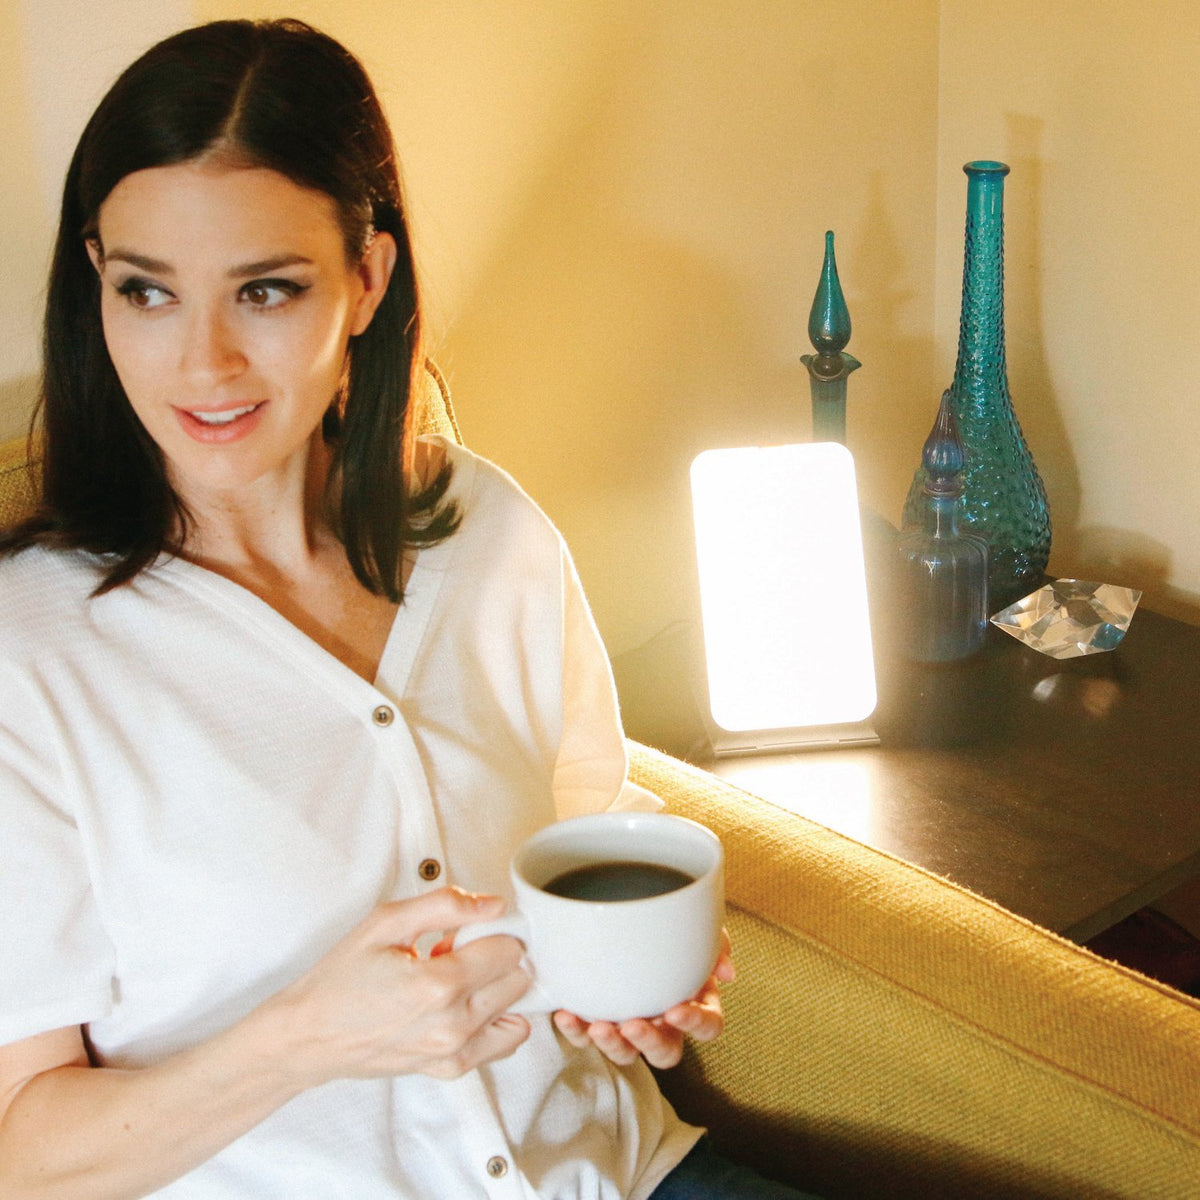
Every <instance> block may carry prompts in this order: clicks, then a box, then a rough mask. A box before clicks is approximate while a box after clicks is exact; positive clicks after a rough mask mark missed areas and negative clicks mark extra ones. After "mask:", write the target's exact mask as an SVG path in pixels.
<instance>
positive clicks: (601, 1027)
mask: <svg viewBox="0 0 1200 1200" xmlns="http://www.w3.org/2000/svg"><path fill="white" fill-rule="evenodd" d="M627 1023H628V1022H627ZM588 1038H589V1039H590V1041H591V1043H592V1044H593V1045H594V1046H595V1047H596V1048H597V1049H598V1050H599V1051H600V1052H601V1054H603V1055H604V1056H605V1058H607V1059H609V1060H611V1061H612V1062H615V1063H616V1064H617V1065H618V1066H622V1067H627V1066H629V1065H630V1064H631V1063H635V1062H637V1060H638V1057H639V1055H640V1053H641V1052H640V1051H639V1050H638V1048H637V1047H636V1046H635V1045H633V1043H632V1042H630V1041H629V1040H628V1038H626V1037H624V1036H623V1035H622V1033H621V1030H620V1028H619V1027H618V1026H616V1025H614V1024H613V1023H612V1022H611V1021H593V1022H592V1024H591V1025H589V1026H588Z"/></svg>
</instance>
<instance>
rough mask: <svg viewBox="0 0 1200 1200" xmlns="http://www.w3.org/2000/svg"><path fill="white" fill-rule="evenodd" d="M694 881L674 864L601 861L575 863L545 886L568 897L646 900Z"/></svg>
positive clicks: (551, 891)
mask: <svg viewBox="0 0 1200 1200" xmlns="http://www.w3.org/2000/svg"><path fill="white" fill-rule="evenodd" d="M694 881H695V876H692V875H689V874H688V873H687V872H686V871H680V870H678V869H676V868H675V867H664V866H663V865H662V864H661V863H649V862H598V863H589V864H588V865H587V866H586V867H572V868H571V870H569V871H564V872H563V873H562V874H561V875H556V876H555V877H554V878H553V879H552V880H550V882H549V883H547V884H545V885H544V886H543V888H542V890H543V891H545V892H550V893H551V894H552V895H555V896H566V897H567V898H568V899H569V900H645V899H646V898H647V897H649V896H661V895H663V894H664V893H665V892H673V891H675V890H676V888H681V887H684V886H686V885H687V884H689V883H693V882H694Z"/></svg>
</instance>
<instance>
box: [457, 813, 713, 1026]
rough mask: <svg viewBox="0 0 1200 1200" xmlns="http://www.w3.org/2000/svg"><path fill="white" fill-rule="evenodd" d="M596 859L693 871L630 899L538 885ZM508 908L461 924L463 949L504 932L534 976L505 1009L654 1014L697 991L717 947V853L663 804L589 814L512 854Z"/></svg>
mask: <svg viewBox="0 0 1200 1200" xmlns="http://www.w3.org/2000/svg"><path fill="white" fill-rule="evenodd" d="M605 862H642V863H646V862H648V863H656V864H659V865H662V866H667V867H674V868H676V869H677V870H679V871H682V872H684V873H685V874H687V875H688V876H690V877H691V882H690V883H686V884H684V885H683V886H681V887H678V888H676V889H675V890H674V891H669V892H665V893H663V894H661V895H658V896H649V897H645V898H641V899H635V900H576V899H570V898H568V897H565V896H557V895H553V894H552V893H550V892H547V891H545V890H544V886H545V885H546V884H547V883H550V882H551V881H552V880H554V879H555V878H557V877H558V876H559V875H561V874H562V873H563V872H565V871H569V870H572V869H574V868H577V867H582V866H587V865H589V864H595V863H605ZM511 875H512V883H513V889H514V891H515V894H516V908H515V911H513V912H511V913H509V914H507V915H506V916H503V917H500V918H499V919H497V920H495V921H484V922H480V923H478V924H474V925H466V926H463V928H462V929H460V930H459V931H458V934H457V935H456V937H455V939H454V944H455V946H463V945H466V944H467V943H468V942H473V941H475V940H476V939H478V938H483V937H490V936H492V935H493V934H508V935H510V936H512V937H515V938H518V939H519V940H520V941H521V942H522V943H523V944H524V946H525V950H526V966H527V967H528V968H529V970H530V971H531V973H532V975H533V985H532V986H531V988H530V990H529V991H528V992H527V993H526V994H525V996H523V997H522V998H521V1000H520V1001H518V1002H517V1004H515V1005H513V1007H512V1010H511V1011H513V1012H521V1013H535V1012H553V1011H555V1010H556V1009H560V1008H564V1009H566V1010H567V1011H568V1012H572V1013H575V1014H576V1015H577V1016H580V1017H582V1018H583V1019H584V1020H586V1021H624V1020H628V1019H630V1018H632V1017H656V1016H658V1015H660V1014H661V1013H664V1012H666V1011H667V1009H669V1008H671V1007H672V1006H673V1005H676V1004H680V1003H682V1002H683V1001H685V1000H690V999H691V998H692V997H693V996H695V995H696V994H697V992H699V991H700V989H701V987H703V985H704V983H705V981H706V980H707V979H708V977H709V975H710V974H711V973H712V969H713V967H714V965H715V964H716V961H717V957H718V955H719V953H720V949H721V927H722V921H723V915H724V854H723V852H722V849H721V843H720V842H719V841H718V839H717V837H716V835H715V834H714V833H713V832H712V831H711V830H709V829H706V828H705V827H704V826H703V825H699V824H697V823H696V822H695V821H689V820H687V819H686V818H684V817H674V816H670V815H668V814H666V813H642V812H626V813H596V814H593V815H590V816H584V817H572V818H569V819H568V820H565V821H559V822H558V823H557V824H554V825H549V826H547V827H546V828H545V829H542V830H540V831H539V832H537V833H535V834H534V835H533V836H532V837H531V838H529V839H528V840H527V841H525V842H524V843H523V844H522V845H521V846H520V847H519V848H518V850H517V852H516V854H515V855H514V856H513V861H512V866H511Z"/></svg>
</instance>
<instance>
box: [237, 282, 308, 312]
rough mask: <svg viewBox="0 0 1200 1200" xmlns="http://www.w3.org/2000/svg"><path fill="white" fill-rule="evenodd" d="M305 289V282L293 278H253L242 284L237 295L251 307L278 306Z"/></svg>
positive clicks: (306, 286)
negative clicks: (298, 281)
mask: <svg viewBox="0 0 1200 1200" xmlns="http://www.w3.org/2000/svg"><path fill="white" fill-rule="evenodd" d="M306 291H308V285H307V284H302V283H297V282H296V281H295V280H293V279H254V280H251V282H250V283H246V284H243V285H242V288H241V291H240V292H239V293H238V295H239V297H240V298H241V299H242V300H244V301H245V302H246V303H247V304H249V305H250V306H251V307H252V308H279V307H280V306H281V305H283V304H286V303H287V302H288V301H289V300H294V299H295V298H296V297H297V296H299V295H300V294H301V293H302V292H306Z"/></svg>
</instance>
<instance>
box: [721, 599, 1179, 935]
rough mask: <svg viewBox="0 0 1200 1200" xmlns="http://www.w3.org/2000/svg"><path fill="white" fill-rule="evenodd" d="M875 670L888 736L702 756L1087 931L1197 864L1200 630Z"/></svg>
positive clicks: (1151, 617)
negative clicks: (874, 741)
mask: <svg viewBox="0 0 1200 1200" xmlns="http://www.w3.org/2000/svg"><path fill="white" fill-rule="evenodd" d="M879 671H880V693H881V698H880V706H879V709H878V710H877V713H876V718H875V725H876V728H877V730H878V732H879V735H880V744H879V745H878V746H871V747H864V748H855V749H837V750H817V751H812V750H808V751H803V752H799V753H783V754H771V755H758V756H755V757H750V758H728V759H723V760H718V761H709V762H705V763H704V764H703V765H704V766H705V767H707V768H708V769H709V770H711V771H713V772H714V773H716V774H717V775H719V776H721V777H722V778H724V779H727V780H729V781H730V782H733V783H736V784H738V785H739V786H741V787H744V788H746V789H747V790H749V791H751V792H754V793H755V794H756V795H759V796H762V797H763V798H764V799H767V800H770V801H772V802H773V803H776V804H778V805H780V806H781V807H783V808H786V809H789V810H791V811H793V812H796V813H800V814H801V815H803V816H806V817H810V818H812V819H814V820H816V821H819V822H821V823H822V824H824V825H827V826H829V827H830V828H833V829H836V830H838V831H840V832H842V833H845V834H847V835H848V836H850V837H853V838H855V839H857V840H859V841H862V842H865V843H867V844H868V845H871V846H875V847H877V848H878V849H880V850H884V851H886V852H888V853H890V854H893V855H896V856H897V857H899V858H903V859H905V860H907V861H909V862H912V863H916V864H917V865H919V866H922V867H925V868H927V869H928V870H930V871H933V872H935V873H937V874H939V875H944V876H946V877H948V878H950V879H953V880H955V881H956V882H958V883H960V884H962V885H963V886H965V887H968V888H970V889H971V890H972V891H975V892H978V893H980V894H981V895H983V896H986V897H988V898H990V899H992V900H995V901H997V902H998V903H1000V904H1002V905H1003V906H1004V907H1005V908H1008V909H1010V910H1011V911H1013V912H1015V913H1018V914H1020V915H1021V916H1024V917H1028V918H1029V919H1030V920H1033V921H1036V922H1037V923H1038V924H1039V925H1043V926H1045V927H1046V928H1049V929H1052V930H1055V931H1057V932H1059V933H1062V934H1065V935H1066V936H1067V937H1070V938H1072V939H1074V940H1076V941H1079V942H1083V941H1086V940H1088V939H1089V938H1091V937H1093V936H1094V935H1095V934H1097V933H1099V932H1100V931H1101V930H1103V929H1106V928H1107V927H1108V926H1110V925H1113V924H1115V923H1116V922H1117V921H1120V920H1122V919H1123V918H1125V917H1127V916H1128V915H1130V914H1131V913H1133V912H1135V911H1136V910H1138V909H1139V908H1142V907H1143V906H1145V905H1147V904H1150V903H1152V902H1153V901H1154V900H1156V899H1159V898H1160V897H1162V896H1163V895H1165V894H1166V893H1167V892H1169V891H1171V890H1173V889H1174V888H1175V887H1177V886H1178V885H1179V884H1181V883H1183V882H1185V881H1186V880H1187V879H1188V878H1190V877H1191V876H1193V875H1195V874H1197V873H1200V628H1197V627H1194V626H1191V625H1186V624H1184V623H1182V622H1180V621H1176V620H1172V619H1171V618H1168V617H1163V616H1159V615H1158V614H1156V613H1152V612H1148V611H1146V610H1144V609H1143V610H1139V611H1138V613H1137V614H1136V615H1135V617H1134V620H1133V624H1132V626H1131V628H1130V630H1129V633H1128V634H1127V635H1126V637H1125V640H1124V642H1123V643H1122V644H1121V645H1120V646H1119V647H1118V648H1117V649H1116V650H1115V651H1113V652H1111V653H1107V654H1100V655H1095V656H1091V657H1088V658H1079V659H1071V660H1066V661H1057V660H1055V659H1051V658H1047V657H1046V656H1044V655H1041V654H1038V653H1037V652H1035V651H1033V650H1030V649H1028V648H1027V647H1025V646H1022V645H1021V644H1020V643H1019V642H1017V641H1016V640H1015V639H1013V638H1010V637H1009V636H1008V635H1007V634H1004V633H1002V632H1001V631H999V630H996V629H991V630H989V637H988V642H987V645H986V647H985V649H984V650H983V651H982V652H981V653H980V654H979V655H977V656H976V657H974V658H972V659H969V660H967V661H965V662H961V663H957V664H953V665H950V666H942V667H927V666H917V665H915V664H905V663H903V662H902V661H901V660H897V659H893V660H891V661H884V662H881V663H880V664H879Z"/></svg>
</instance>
